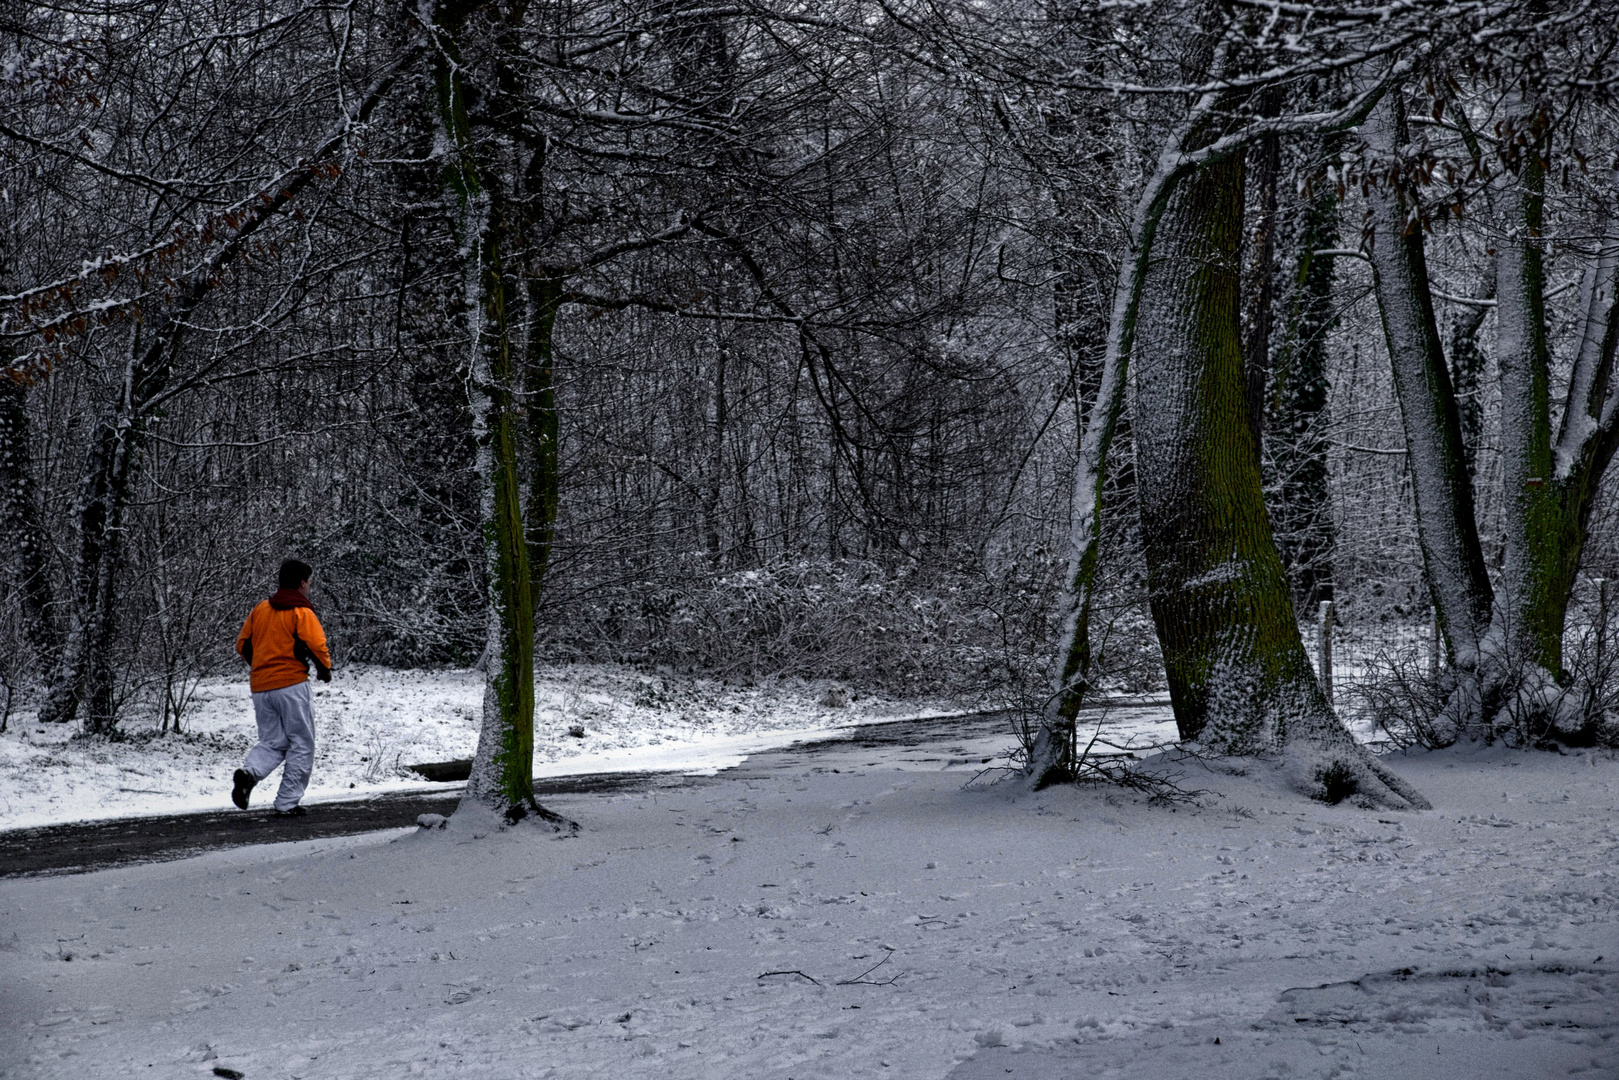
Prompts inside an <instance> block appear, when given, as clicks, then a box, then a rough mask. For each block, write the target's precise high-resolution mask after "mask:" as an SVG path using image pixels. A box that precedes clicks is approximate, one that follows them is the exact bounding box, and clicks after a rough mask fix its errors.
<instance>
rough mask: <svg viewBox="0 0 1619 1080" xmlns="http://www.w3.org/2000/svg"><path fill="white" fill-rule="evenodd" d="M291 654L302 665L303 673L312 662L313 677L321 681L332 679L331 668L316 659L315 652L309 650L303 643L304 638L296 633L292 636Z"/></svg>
mask: <svg viewBox="0 0 1619 1080" xmlns="http://www.w3.org/2000/svg"><path fill="white" fill-rule="evenodd" d="M292 656H293V659H295V660H297V661H298V662H299V663H300V664H302V665H303V666H304V671H305V673H307V672H308V671H309V665H310V664H314V665H315V678H317V679H319V680H320V681H321V682H331V681H332V669H331V668H329V667H327V666H326V665H325V664H323V663H321V662H320V661H319V660H318V659H316V657H315V654H314V653H313V652H311V651H310V649H309V646H308V645H305V644H304V639H303V638H301V637H298V636H297V635H296V634H294V635H293V638H292Z"/></svg>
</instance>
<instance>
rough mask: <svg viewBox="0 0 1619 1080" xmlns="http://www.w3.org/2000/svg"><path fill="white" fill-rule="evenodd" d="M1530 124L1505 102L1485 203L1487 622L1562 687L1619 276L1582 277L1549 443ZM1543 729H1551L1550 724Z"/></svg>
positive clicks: (1542, 148) (1523, 660)
mask: <svg viewBox="0 0 1619 1080" xmlns="http://www.w3.org/2000/svg"><path fill="white" fill-rule="evenodd" d="M1540 121H1541V114H1540V113H1539V111H1538V110H1537V109H1535V108H1534V107H1533V106H1532V105H1531V104H1530V103H1528V102H1525V101H1518V102H1516V103H1515V108H1514V109H1513V110H1512V111H1511V113H1510V116H1509V119H1508V122H1507V123H1508V128H1509V130H1510V131H1512V132H1513V133H1514V134H1515V136H1516V138H1515V139H1514V140H1513V143H1514V144H1515V145H1514V152H1511V153H1509V154H1508V155H1506V157H1505V164H1506V166H1507V169H1506V170H1505V171H1503V173H1502V174H1501V175H1500V180H1501V188H1502V190H1501V191H1500V192H1499V193H1498V194H1497V197H1496V199H1495V207H1496V212H1497V215H1498V226H1499V228H1498V231H1499V232H1500V234H1501V235H1500V239H1499V240H1498V242H1497V246H1496V266H1495V271H1496V272H1495V279H1496V302H1497V306H1496V319H1497V324H1496V367H1497V370H1498V372H1499V377H1500V380H1501V395H1500V398H1501V423H1500V431H1501V488H1502V490H1501V498H1502V524H1503V529H1502V533H1503V536H1502V539H1503V541H1504V543H1503V545H1502V552H1503V558H1502V586H1501V589H1500V595H1499V597H1498V598H1497V611H1496V613H1495V621H1496V623H1497V624H1498V625H1499V627H1500V637H1501V638H1502V639H1503V640H1504V641H1505V642H1506V651H1507V658H1508V660H1509V662H1512V663H1514V664H1515V665H1517V666H1520V667H1523V666H1527V667H1528V668H1529V669H1530V670H1531V671H1534V672H1536V674H1537V676H1538V677H1535V678H1531V679H1530V680H1529V681H1530V682H1531V683H1535V682H1542V683H1543V682H1544V681H1546V680H1548V679H1549V680H1551V681H1552V682H1555V683H1558V684H1565V685H1566V684H1567V682H1568V674H1567V672H1565V671H1564V670H1563V624H1564V621H1565V620H1566V618H1567V614H1568V604H1569V598H1570V596H1571V595H1572V593H1573V591H1574V579H1575V574H1576V573H1577V572H1578V570H1579V566H1580V557H1581V555H1582V554H1583V553H1584V550H1585V539H1586V527H1587V524H1588V522H1589V520H1590V515H1591V509H1592V506H1593V504H1594V502H1595V497H1596V491H1597V486H1598V484H1599V482H1600V480H1601V477H1602V474H1603V472H1604V470H1605V469H1606V468H1607V465H1608V463H1609V461H1611V459H1612V457H1613V453H1614V449H1615V442H1616V438H1619V435H1616V430H1615V427H1614V424H1613V419H1612V415H1611V414H1612V405H1611V403H1610V407H1609V414H1610V415H1609V417H1608V420H1607V427H1606V431H1604V425H1603V416H1602V412H1603V409H1602V405H1603V400H1602V399H1603V398H1604V397H1605V396H1610V395H1609V392H1608V387H1607V386H1606V384H1607V383H1608V382H1609V380H1610V378H1611V374H1612V370H1613V363H1614V359H1613V353H1614V346H1615V340H1614V338H1615V331H1616V330H1619V321H1616V317H1615V313H1614V304H1613V293H1614V289H1615V286H1616V285H1619V277H1616V274H1615V270H1616V266H1615V263H1616V258H1615V254H1614V253H1613V252H1612V251H1611V249H1610V250H1609V251H1607V252H1606V258H1605V260H1604V259H1603V258H1601V257H1599V260H1598V261H1597V263H1596V265H1595V266H1593V267H1592V269H1593V270H1594V271H1595V272H1594V273H1588V274H1587V275H1586V276H1585V285H1586V290H1585V293H1584V295H1583V296H1582V299H1583V300H1584V307H1583V308H1582V310H1581V311H1580V315H1582V316H1584V325H1583V326H1582V328H1581V329H1582V333H1581V336H1580V352H1581V355H1577V356H1576V358H1575V371H1574V374H1575V379H1574V380H1573V381H1572V383H1571V385H1570V387H1569V391H1568V398H1567V400H1566V401H1565V403H1564V420H1563V430H1562V431H1561V432H1560V433H1559V437H1558V438H1556V439H1554V438H1553V432H1552V411H1551V350H1550V348H1549V347H1548V345H1547V336H1548V333H1547V319H1546V300H1545V294H1546V274H1545V268H1544V247H1545V244H1546V240H1545V234H1544V226H1543V218H1544V212H1545V179H1546V167H1547V164H1548V160H1549V157H1550V154H1551V145H1550V144H1551V138H1550V133H1549V132H1547V131H1545V130H1544V129H1543V127H1542V125H1541V122H1540ZM1603 240H1604V241H1605V242H1606V243H1605V246H1607V245H1611V243H1612V239H1611V238H1609V237H1604V238H1603ZM1604 261H1605V262H1606V266H1605V267H1604V265H1603V263H1604ZM1585 376H1589V377H1590V378H1591V381H1590V382H1586V381H1585V378H1584V377H1585ZM1518 677H1519V678H1521V677H1522V676H1521V675H1520V676H1518ZM1536 696H1538V697H1541V698H1544V697H1545V695H1540V694H1537V695H1536ZM1544 720H1545V721H1546V722H1550V723H1554V724H1555V723H1558V722H1559V718H1558V717H1556V716H1554V715H1548V716H1546V717H1545V718H1544Z"/></svg>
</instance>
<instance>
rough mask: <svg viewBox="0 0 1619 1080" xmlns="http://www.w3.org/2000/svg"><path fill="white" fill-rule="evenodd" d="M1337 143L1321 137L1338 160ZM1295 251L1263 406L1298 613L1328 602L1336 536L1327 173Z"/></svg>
mask: <svg viewBox="0 0 1619 1080" xmlns="http://www.w3.org/2000/svg"><path fill="white" fill-rule="evenodd" d="M1340 142H1341V139H1339V138H1337V137H1334V138H1331V139H1327V140H1323V144H1324V145H1323V146H1322V150H1323V156H1324V157H1326V158H1328V159H1333V158H1336V156H1337V150H1338V144H1339V143H1340ZM1296 236H1297V244H1298V252H1297V257H1296V259H1295V260H1294V265H1295V268H1296V269H1295V273H1294V276H1293V281H1292V287H1291V291H1290V294H1289V295H1288V296H1287V298H1286V300H1285V308H1286V312H1287V315H1286V322H1285V323H1284V327H1283V337H1282V343H1281V347H1280V348H1279V349H1277V351H1276V352H1277V356H1276V361H1275V363H1274V364H1273V367H1272V371H1271V377H1270V383H1269V388H1268V391H1267V393H1266V397H1265V403H1264V406H1263V407H1264V408H1265V410H1266V412H1267V413H1268V416H1267V421H1266V425H1265V445H1264V462H1265V469H1266V473H1267V475H1266V478H1265V488H1266V494H1267V503H1268V505H1269V507H1270V510H1271V515H1272V520H1273V522H1274V524H1275V529H1276V534H1277V546H1278V548H1279V550H1280V551H1281V554H1282V565H1283V566H1284V567H1285V568H1286V569H1287V576H1288V580H1289V581H1290V582H1291V583H1292V587H1293V599H1294V601H1295V604H1296V605H1297V606H1298V608H1299V609H1300V610H1302V611H1304V612H1306V613H1309V612H1313V611H1314V610H1315V607H1316V605H1317V604H1318V603H1319V602H1320V601H1322V600H1331V599H1332V598H1333V566H1332V560H1333V554H1334V552H1335V551H1336V548H1337V532H1336V527H1335V525H1334V523H1333V518H1332V494H1331V488H1330V485H1329V482H1328V479H1329V478H1328V475H1327V446H1328V441H1327V433H1326V421H1327V402H1328V397H1329V394H1330V392H1331V386H1330V385H1329V383H1328V381H1327V360H1328V357H1327V336H1328V334H1330V333H1331V332H1332V328H1333V326H1334V325H1335V323H1336V321H1337V310H1336V308H1335V306H1334V303H1333V296H1332V286H1333V277H1334V271H1335V269H1336V260H1335V259H1334V257H1333V256H1332V255H1331V254H1329V252H1331V250H1332V249H1334V248H1336V247H1337V246H1338V193H1337V189H1336V188H1335V187H1334V186H1333V185H1332V184H1331V183H1329V182H1328V180H1327V177H1326V175H1325V169H1324V168H1322V169H1321V170H1320V171H1319V172H1318V173H1317V175H1316V176H1315V177H1314V183H1313V184H1312V185H1311V190H1310V193H1309V198H1308V200H1307V201H1306V202H1305V203H1304V204H1303V205H1302V207H1301V214H1300V221H1299V225H1298V228H1297V230H1296Z"/></svg>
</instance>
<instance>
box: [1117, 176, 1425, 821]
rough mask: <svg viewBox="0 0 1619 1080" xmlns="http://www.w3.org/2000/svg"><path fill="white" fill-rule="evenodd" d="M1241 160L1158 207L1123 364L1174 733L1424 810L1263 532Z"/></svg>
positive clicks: (1299, 779)
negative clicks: (1249, 368) (1352, 730)
mask: <svg viewBox="0 0 1619 1080" xmlns="http://www.w3.org/2000/svg"><path fill="white" fill-rule="evenodd" d="M1242 214H1243V161H1242V158H1241V157H1240V156H1237V155H1231V156H1227V157H1225V158H1217V159H1215V160H1213V161H1211V162H1210V163H1208V164H1206V165H1203V166H1202V167H1201V168H1199V169H1198V170H1197V171H1196V172H1195V173H1194V174H1193V175H1192V176H1190V177H1188V178H1187V179H1186V180H1185V181H1183V182H1182V183H1181V184H1180V185H1179V187H1178V188H1177V190H1176V191H1175V193H1174V194H1173V195H1172V196H1171V198H1170V200H1169V205H1168V207H1167V209H1166V211H1165V213H1164V216H1163V221H1162V223H1161V225H1160V228H1159V236H1158V245H1157V251H1156V252H1155V253H1154V258H1153V260H1152V262H1151V265H1150V267H1149V269H1148V271H1147V273H1146V275H1145V281H1144V284H1143V289H1144V291H1145V292H1146V293H1148V294H1149V295H1151V296H1152V297H1153V298H1154V304H1153V307H1152V310H1151V313H1150V314H1148V313H1143V317H1142V319H1141V321H1140V326H1139V328H1138V331H1137V340H1136V345H1135V350H1134V362H1133V363H1132V380H1131V381H1132V388H1133V399H1132V414H1133V417H1134V427H1133V431H1134V435H1135V446H1136V468H1137V472H1138V475H1139V476H1140V478H1141V481H1142V482H1141V484H1140V485H1139V488H1138V490H1139V493H1140V494H1139V497H1138V502H1139V505H1140V507H1141V525H1142V538H1143V544H1144V548H1145V554H1146V559H1147V572H1148V584H1149V589H1150V592H1151V602H1152V613H1153V621H1154V623H1155V624H1156V626H1157V629H1158V640H1159V643H1160V645H1161V647H1162V649H1163V654H1164V664H1165V670H1166V674H1167V676H1168V680H1169V690H1170V697H1171V700H1172V701H1173V703H1174V708H1175V721H1176V724H1177V726H1178V727H1179V729H1180V735H1181V738H1182V739H1183V740H1187V741H1196V742H1197V743H1199V744H1200V745H1202V746H1204V747H1207V748H1209V749H1212V750H1215V751H1218V752H1221V753H1230V754H1253V755H1267V756H1268V755H1280V756H1281V757H1282V760H1283V762H1284V764H1285V768H1286V771H1287V773H1288V774H1289V779H1290V780H1291V782H1292V783H1293V784H1294V785H1295V786H1296V787H1298V788H1299V789H1301V790H1304V791H1308V792H1310V793H1311V794H1314V795H1317V796H1318V797H1323V798H1328V799H1332V800H1333V801H1336V800H1337V798H1340V797H1342V796H1343V795H1344V794H1345V793H1347V792H1356V793H1358V794H1359V795H1360V796H1361V797H1362V798H1365V799H1368V800H1370V801H1372V802H1375V803H1379V804H1382V805H1391V806H1416V807H1425V806H1427V805H1428V804H1427V802H1426V801H1425V800H1424V799H1423V798H1422V796H1421V795H1419V794H1417V792H1416V791H1415V790H1413V789H1412V788H1410V787H1409V786H1408V785H1406V784H1405V783H1404V782H1403V781H1401V780H1400V779H1399V778H1398V777H1396V776H1394V775H1393V774H1392V773H1390V772H1389V771H1388V770H1387V769H1385V768H1384V767H1383V766H1382V765H1381V764H1380V763H1378V762H1377V761H1376V760H1375V759H1374V758H1373V757H1372V756H1371V755H1370V754H1368V753H1366V751H1365V750H1364V749H1363V748H1362V747H1361V746H1360V745H1359V744H1358V743H1357V742H1356V741H1355V740H1354V738H1353V736H1351V735H1350V734H1349V732H1348V731H1347V730H1346V729H1345V728H1344V727H1343V725H1342V724H1341V723H1339V721H1338V718H1337V717H1336V716H1335V715H1334V714H1333V711H1332V706H1331V705H1330V704H1329V703H1328V702H1327V700H1326V699H1325V697H1324V696H1323V695H1322V693H1321V690H1320V688H1319V687H1318V686H1317V684H1316V680H1315V675H1314V673H1313V671H1312V669H1311V665H1310V660H1309V657H1308V656H1307V655H1306V654H1305V651H1304V644H1303V642H1302V641H1301V640H1300V637H1299V630H1298V623H1297V621H1296V620H1295V618H1294V613H1293V603H1292V598H1291V595H1290V592H1289V589H1288V584H1287V577H1286V574H1285V573H1284V572H1283V569H1282V561H1281V557H1280V556H1279V555H1278V554H1277V551H1276V545H1275V542H1274V540H1273V539H1272V536H1271V530H1270V522H1269V520H1268V518H1267V517H1266V513H1265V504H1264V494H1263V490H1262V487H1261V483H1260V474H1259V454H1258V448H1257V447H1256V446H1255V442H1254V438H1255V437H1254V426H1253V421H1252V419H1251V417H1250V416H1249V400H1248V393H1247V391H1248V385H1247V379H1246V373H1245V370H1244V365H1243V356H1242V349H1241V335H1240V328H1239V313H1240V284H1239V282H1240V253H1239V242H1240V238H1241V230H1242Z"/></svg>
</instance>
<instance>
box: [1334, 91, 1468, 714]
mask: <svg viewBox="0 0 1619 1080" xmlns="http://www.w3.org/2000/svg"><path fill="white" fill-rule="evenodd" d="M1405 141H1406V133H1405V112H1404V106H1403V104H1402V102H1401V99H1400V95H1399V93H1398V92H1391V93H1390V94H1388V95H1387V96H1386V97H1385V98H1384V99H1383V101H1382V102H1381V103H1380V104H1379V105H1378V107H1377V109H1376V110H1374V112H1373V114H1372V117H1371V119H1370V120H1369V121H1368V122H1367V124H1366V143H1367V146H1368V149H1369V151H1370V153H1371V156H1372V161H1371V162H1370V163H1369V166H1370V171H1371V174H1372V175H1373V176H1375V177H1376V178H1377V179H1378V182H1377V183H1375V184H1373V185H1372V186H1371V188H1370V191H1369V193H1368V195H1367V204H1368V210H1369V213H1370V217H1371V225H1372V229H1373V234H1372V251H1371V262H1372V270H1373V282H1374V288H1375V290H1376V293H1377V301H1378V306H1379V308H1380V310H1381V313H1382V318H1383V333H1384V336H1385V338H1386V340H1387V342H1388V350H1389V358H1390V362H1391V364H1392V366H1393V371H1394V389H1395V395H1396V397H1397V398H1398V399H1399V403H1400V416H1401V420H1402V423H1403V425H1404V428H1405V445H1406V454H1407V456H1408V458H1409V461H1410V465H1411V480H1412V490H1413V492H1414V493H1415V496H1416V512H1417V536H1418V539H1419V541H1420V543H1421V546H1422V557H1423V563H1424V565H1425V566H1426V567H1427V569H1428V581H1429V586H1430V588H1431V589H1432V590H1433V601H1434V607H1435V609H1436V610H1437V611H1438V613H1439V623H1440V627H1441V628H1442V630H1443V631H1444V635H1445V642H1446V645H1447V648H1448V651H1449V653H1450V659H1451V663H1452V665H1453V666H1454V667H1456V668H1457V669H1458V670H1459V671H1460V672H1461V673H1463V675H1464V676H1466V677H1468V678H1470V679H1474V680H1475V682H1476V673H1477V671H1478V668H1479V664H1480V649H1481V647H1482V646H1483V642H1484V636H1485V633H1486V631H1487V629H1488V627H1489V623H1490V608H1491V603H1492V600H1493V593H1492V590H1491V588H1490V579H1489V575H1488V573H1487V572H1486V570H1485V566H1484V552H1483V548H1482V547H1481V546H1480V544H1479V538H1478V526H1477V524H1476V521H1475V519H1474V515H1473V489H1472V483H1471V481H1470V480H1469V478H1468V475H1467V455H1466V451H1465V450H1464V449H1463V445H1462V433H1461V419H1460V415H1459V413H1458V411H1457V408H1456V395H1455V392H1454V390H1453V388H1452V386H1451V383H1450V370H1449V368H1448V367H1447V365H1446V364H1445V355H1444V350H1443V347H1442V346H1441V345H1440V341H1439V328H1438V325H1437V323H1436V322H1435V320H1434V309H1433V296H1432V294H1431V293H1430V292H1429V288H1428V268H1427V259H1426V256H1425V254H1424V251H1423V242H1422V226H1421V219H1420V207H1419V205H1418V203H1417V197H1416V193H1415V191H1413V190H1409V189H1408V188H1406V187H1405V186H1404V185H1403V184H1402V182H1401V181H1400V180H1399V179H1396V178H1395V177H1398V175H1399V171H1398V169H1397V166H1396V164H1395V163H1397V162H1398V161H1399V160H1400V158H1401V150H1402V148H1403V146H1404V145H1405ZM1468 673H1474V674H1472V675H1469V674H1468ZM1474 689H1475V691H1476V690H1477V689H1478V688H1477V686H1476V685H1475V687H1474ZM1465 697H1466V695H1465V694H1464V698H1465ZM1456 705H1457V706H1458V707H1460V708H1461V709H1462V710H1463V712H1464V713H1467V714H1471V715H1472V716H1476V714H1477V708H1478V706H1479V703H1478V702H1477V701H1476V700H1475V701H1474V702H1473V704H1471V705H1469V704H1468V703H1467V702H1466V701H1465V700H1461V699H1458V701H1457V703H1456ZM1457 719H1458V721H1460V722H1463V723H1465V722H1467V717H1465V716H1458V717H1457Z"/></svg>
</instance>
